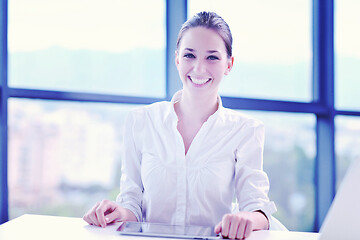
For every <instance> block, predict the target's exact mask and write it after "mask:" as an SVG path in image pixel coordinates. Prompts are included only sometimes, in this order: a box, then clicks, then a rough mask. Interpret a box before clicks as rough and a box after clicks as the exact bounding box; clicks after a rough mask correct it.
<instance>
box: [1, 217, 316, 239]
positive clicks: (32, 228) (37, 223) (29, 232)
mask: <svg viewBox="0 0 360 240" xmlns="http://www.w3.org/2000/svg"><path fill="white" fill-rule="evenodd" d="M119 224H120V223H117V224H113V225H109V226H108V227H106V228H100V227H96V226H90V225H88V224H87V223H86V222H84V221H83V220H82V219H81V218H69V217H54V216H41V215H23V216H21V217H18V218H16V219H13V220H11V221H9V222H6V223H4V224H2V225H0V239H1V240H13V239H18V240H22V239H24V240H25V239H26V240H28V239H37V240H42V239H65V240H72V239H76V240H78V239H86V240H92V239H94V240H95V239H101V240H115V239H117V240H123V239H139V238H140V237H131V236H121V235H119V234H118V233H117V232H116V229H117V227H118V226H119ZM318 237H319V234H318V233H305V232H283V231H257V232H252V233H251V235H250V237H249V238H248V240H258V239H259V240H260V239H261V240H272V239H276V240H285V239H286V240H300V239H301V240H315V239H318ZM144 239H145V240H154V239H156V240H165V239H169V238H150V237H145V238H144Z"/></svg>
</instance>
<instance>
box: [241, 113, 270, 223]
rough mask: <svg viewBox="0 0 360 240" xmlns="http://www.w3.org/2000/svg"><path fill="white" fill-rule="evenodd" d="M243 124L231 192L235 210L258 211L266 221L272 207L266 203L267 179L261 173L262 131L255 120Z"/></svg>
mask: <svg viewBox="0 0 360 240" xmlns="http://www.w3.org/2000/svg"><path fill="white" fill-rule="evenodd" d="M247 125H248V126H247V127H246V128H245V129H244V131H243V132H242V133H241V134H243V138H242V141H241V142H240V143H239V147H238V148H237V151H236V166H235V191H236V196H237V199H238V203H239V210H240V211H255V210H261V211H263V212H264V213H265V214H266V216H267V217H268V218H269V217H270V215H271V214H272V213H274V212H275V211H276V207H275V204H274V203H273V202H271V201H269V198H268V195H267V194H268V191H269V179H268V177H267V175H266V173H265V172H264V171H263V149H264V135H265V129H264V125H263V124H262V123H261V122H260V121H257V120H251V121H249V123H247Z"/></svg>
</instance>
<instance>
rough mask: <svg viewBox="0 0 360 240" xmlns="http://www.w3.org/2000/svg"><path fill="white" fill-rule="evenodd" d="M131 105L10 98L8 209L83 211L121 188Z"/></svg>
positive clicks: (53, 212) (68, 213)
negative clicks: (126, 125)
mask: <svg viewBox="0 0 360 240" xmlns="http://www.w3.org/2000/svg"><path fill="white" fill-rule="evenodd" d="M133 107H134V106H131V105H124V104H123V105H120V104H103V103H77V102H59V101H44V100H23V99H10V100H9V115H8V116H9V170H8V173H9V205H10V207H9V212H10V218H15V217H17V216H20V215H22V214H25V213H35V214H48V215H60V216H74V217H82V215H83V214H84V213H85V212H86V211H87V210H89V209H90V207H91V206H92V205H93V204H95V203H96V202H97V201H100V200H102V199H104V198H107V199H115V198H116V195H117V193H118V192H119V181H120V175H121V173H120V167H121V157H122V146H123V144H122V142H123V139H122V137H123V136H122V134H123V123H124V120H125V117H126V115H127V113H128V111H129V110H130V109H131V108H133Z"/></svg>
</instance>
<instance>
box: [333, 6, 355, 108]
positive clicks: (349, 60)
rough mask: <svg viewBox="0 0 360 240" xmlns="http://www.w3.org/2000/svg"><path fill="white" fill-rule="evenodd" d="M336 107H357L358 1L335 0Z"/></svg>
mask: <svg viewBox="0 0 360 240" xmlns="http://www.w3.org/2000/svg"><path fill="white" fill-rule="evenodd" d="M335 4H336V5H335V6H336V8H335V20H336V21H335V76H336V78H335V80H336V82H335V83H336V88H335V90H336V92H335V94H336V98H335V100H336V102H335V104H336V107H337V108H339V109H347V110H356V111H359V110H360V104H359V103H360V95H359V94H358V92H359V89H360V81H359V79H360V70H359V66H360V45H359V42H360V30H359V24H360V16H359V14H358V12H359V11H360V2H359V1H357V0H341V1H339V0H337V1H335Z"/></svg>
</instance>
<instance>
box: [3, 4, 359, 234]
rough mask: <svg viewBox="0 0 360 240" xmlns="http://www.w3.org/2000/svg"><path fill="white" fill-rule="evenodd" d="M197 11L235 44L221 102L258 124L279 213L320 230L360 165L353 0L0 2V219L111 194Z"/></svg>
mask: <svg viewBox="0 0 360 240" xmlns="http://www.w3.org/2000/svg"><path fill="white" fill-rule="evenodd" d="M203 10H206V11H215V12H217V13H219V14H220V15H221V16H222V17H223V18H224V19H225V21H227V22H228V24H229V26H230V28H231V29H232V34H233V38H234V43H233V47H234V57H235V62H234V68H233V70H232V73H231V74H230V75H229V76H228V77H226V78H225V79H224V81H223V83H222V84H223V85H222V88H221V89H220V94H221V97H222V101H223V105H224V106H225V107H229V108H232V109H235V110H237V111H240V112H244V113H246V114H249V115H252V116H254V117H256V118H258V119H260V120H261V121H263V122H264V124H265V128H266V140H265V151H264V170H265V171H266V172H267V174H268V176H269V179H270V192H269V197H270V199H271V200H273V201H274V202H275V203H276V205H277V208H278V211H277V213H275V214H274V216H275V217H276V218H277V219H278V220H280V221H281V222H282V223H283V224H284V225H285V226H286V227H287V228H288V229H289V230H294V231H309V232H311V231H315V232H317V231H319V229H320V227H321V225H322V223H323V220H324V218H325V216H326V213H327V211H328V209H329V207H330V205H331V203H332V200H333V198H334V196H335V194H336V190H337V188H338V186H339V184H340V183H341V180H342V178H343V176H344V175H345V173H346V170H347V168H348V166H349V165H350V164H351V162H353V161H354V160H356V159H359V158H360V150H359V148H358V146H359V145H360V138H359V136H360V96H359V94H358V93H357V92H358V90H359V89H360V81H359V80H360V71H359V67H358V66H360V45H359V44H358V43H359V42H360V31H359V28H358V26H359V24H360V17H359V15H358V14H357V13H358V12H359V11H360V2H359V1H358V0H328V1H327V0H313V1H311V0H293V1H288V0H271V1H269V0H259V1H245V0H241V1H239V0H222V1H217V0H211V1H209V0H176V1H175V0H143V1H126V0H120V1H111V0H104V1H94V0H91V1H80V0H76V1H74V0H64V1H49V0H47V1H44V0H32V1H29V0H12V1H7V0H1V5H0V13H1V17H0V33H1V36H0V37H1V41H0V42H1V45H0V56H1V59H0V73H1V74H0V88H1V98H0V101H1V103H0V104H1V105H0V121H1V124H0V154H1V163H0V164H1V165H0V170H1V171H0V190H1V191H0V206H1V208H0V223H4V222H6V221H8V220H11V219H13V218H16V217H18V216H21V215H23V214H25V213H34V214H45V215H55V216H71V217H82V215H83V214H84V213H85V211H87V210H88V209H89V208H90V207H91V206H92V205H93V204H94V203H95V202H97V201H99V200H101V199H104V198H107V199H115V197H116V195H117V193H118V191H119V183H120V181H119V179H120V176H121V173H120V169H121V156H122V141H123V140H122V131H123V129H122V127H123V124H124V120H125V118H126V115H127V113H128V112H129V111H130V110H131V109H133V108H135V107H138V106H142V105H146V104H151V103H154V102H158V101H164V100H166V101H168V100H170V99H171V97H172V95H173V94H174V93H175V92H176V91H177V90H179V89H180V88H181V82H180V80H179V77H178V73H177V70H176V67H175V64H174V52H175V47H176V46H175V43H176V39H177V33H178V31H179V29H180V27H181V25H182V23H183V22H184V21H185V20H186V19H187V18H188V17H189V16H192V15H193V14H195V13H196V12H199V11H203ZM99 162H101V164H99Z"/></svg>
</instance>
